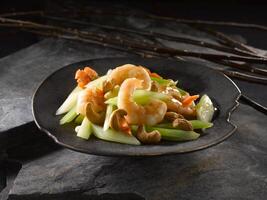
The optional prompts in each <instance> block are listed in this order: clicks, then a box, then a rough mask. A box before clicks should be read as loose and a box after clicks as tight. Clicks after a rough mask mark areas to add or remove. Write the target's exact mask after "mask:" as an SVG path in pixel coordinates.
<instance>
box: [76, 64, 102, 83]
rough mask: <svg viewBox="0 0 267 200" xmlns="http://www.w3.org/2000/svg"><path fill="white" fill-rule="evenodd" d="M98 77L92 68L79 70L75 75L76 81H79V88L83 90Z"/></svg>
mask: <svg viewBox="0 0 267 200" xmlns="http://www.w3.org/2000/svg"><path fill="white" fill-rule="evenodd" d="M97 77H98V74H97V72H96V71H95V70H93V69H92V68H90V67H85V68H84V69H83V70H82V69H78V70H77V71H76V73H75V79H76V80H77V83H78V86H79V87H81V88H84V86H85V85H87V83H89V82H90V81H92V80H94V79H96V78H97Z"/></svg>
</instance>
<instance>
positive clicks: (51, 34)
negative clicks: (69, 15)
mask: <svg viewBox="0 0 267 200" xmlns="http://www.w3.org/2000/svg"><path fill="white" fill-rule="evenodd" d="M26 31H28V32H31V33H35V34H39V35H43V36H49V37H58V38H63V39H67V40H74V41H80V42H84V43H91V44H97V45H101V46H104V47H110V48H113V49H116V50H120V51H125V52H129V53H134V54H137V55H141V56H143V57H151V56H154V57H165V58H168V56H167V55H164V54H160V55H159V54H157V53H154V52H152V53H151V52H146V51H142V50H141V51H139V52H136V51H135V50H133V49H131V48H121V47H118V46H116V45H110V44H106V43H99V42H96V41H93V40H88V39H84V38H80V37H78V36H67V35H63V34H58V33H55V32H43V31H35V30H26ZM217 70H218V71H220V72H222V73H224V74H226V75H228V76H230V77H234V78H238V79H241V80H246V81H250V82H254V83H261V84H267V79H266V78H261V77H257V76H251V75H248V74H244V73H240V72H235V71H229V70H224V69H217Z"/></svg>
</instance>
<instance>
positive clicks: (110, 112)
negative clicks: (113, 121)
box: [103, 105, 114, 131]
mask: <svg viewBox="0 0 267 200" xmlns="http://www.w3.org/2000/svg"><path fill="white" fill-rule="evenodd" d="M113 110H114V106H113V105H108V106H107V111H106V117H105V122H104V126H103V130H104V131H106V130H108V128H109V121H110V116H111V114H112V112H113Z"/></svg>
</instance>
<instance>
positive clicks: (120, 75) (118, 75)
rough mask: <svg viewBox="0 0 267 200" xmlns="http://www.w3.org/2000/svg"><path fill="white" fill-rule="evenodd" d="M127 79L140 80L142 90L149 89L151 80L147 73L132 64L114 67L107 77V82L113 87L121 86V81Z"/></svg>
mask: <svg viewBox="0 0 267 200" xmlns="http://www.w3.org/2000/svg"><path fill="white" fill-rule="evenodd" d="M127 78H137V79H140V80H142V81H143V82H142V88H143V89H148V90H149V89H150V87H151V79H150V76H149V73H148V72H147V71H146V70H145V69H144V68H143V67H141V66H136V65H132V64H125V65H122V66H119V67H116V68H115V69H113V70H112V72H111V73H110V74H109V75H108V78H107V81H111V82H113V84H114V86H115V85H121V84H122V83H123V81H124V80H125V79H127Z"/></svg>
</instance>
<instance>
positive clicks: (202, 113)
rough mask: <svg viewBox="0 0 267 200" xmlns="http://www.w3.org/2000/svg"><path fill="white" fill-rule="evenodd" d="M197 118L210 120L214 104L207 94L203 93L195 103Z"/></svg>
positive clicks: (205, 120) (204, 120)
mask: <svg viewBox="0 0 267 200" xmlns="http://www.w3.org/2000/svg"><path fill="white" fill-rule="evenodd" d="M196 112H197V119H198V120H201V121H203V122H210V121H211V120H212V117H213V114H214V106H213V103H212V101H211V100H210V98H209V97H208V95H206V94H205V95H203V96H202V97H201V98H200V100H199V102H198V104H197V105H196Z"/></svg>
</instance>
